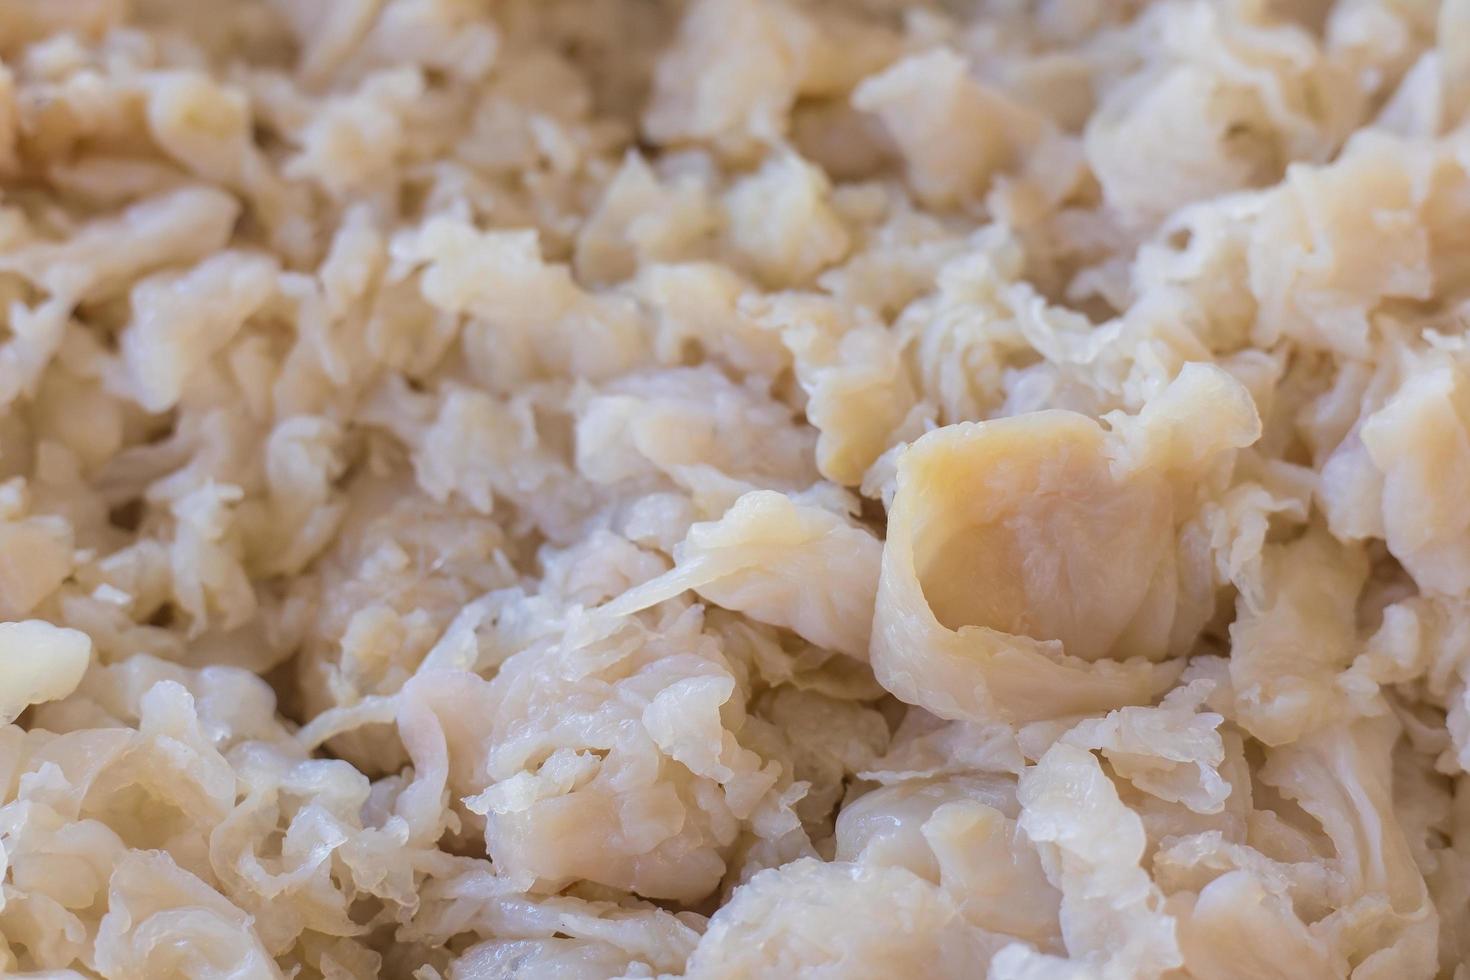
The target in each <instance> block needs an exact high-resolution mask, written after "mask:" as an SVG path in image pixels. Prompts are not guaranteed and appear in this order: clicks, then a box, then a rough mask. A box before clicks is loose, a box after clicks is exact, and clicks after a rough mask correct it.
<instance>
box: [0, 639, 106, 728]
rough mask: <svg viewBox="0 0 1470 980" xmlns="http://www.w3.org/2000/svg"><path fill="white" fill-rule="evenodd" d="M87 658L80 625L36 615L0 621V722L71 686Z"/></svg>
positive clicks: (60, 694)
mask: <svg viewBox="0 0 1470 980" xmlns="http://www.w3.org/2000/svg"><path fill="white" fill-rule="evenodd" d="M91 660H92V640H91V638H90V637H88V636H87V634H86V633H83V632H81V631H80V630H73V629H63V628H62V627H59V626H53V625H51V624H50V623H48V622H46V621H45V620H40V619H27V620H24V621H22V622H18V623H0V721H3V722H5V723H7V724H8V723H9V722H12V721H14V720H15V719H16V718H17V717H18V716H19V715H20V713H21V712H22V711H24V710H25V709H26V707H27V706H28V705H32V704H41V703H42V702H44V701H56V700H59V699H61V698H64V697H66V696H67V695H68V694H70V693H71V692H72V691H75V690H76V688H77V685H78V684H80V683H81V682H82V675H83V674H85V673H86V672H87V664H88V663H90V662H91Z"/></svg>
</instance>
